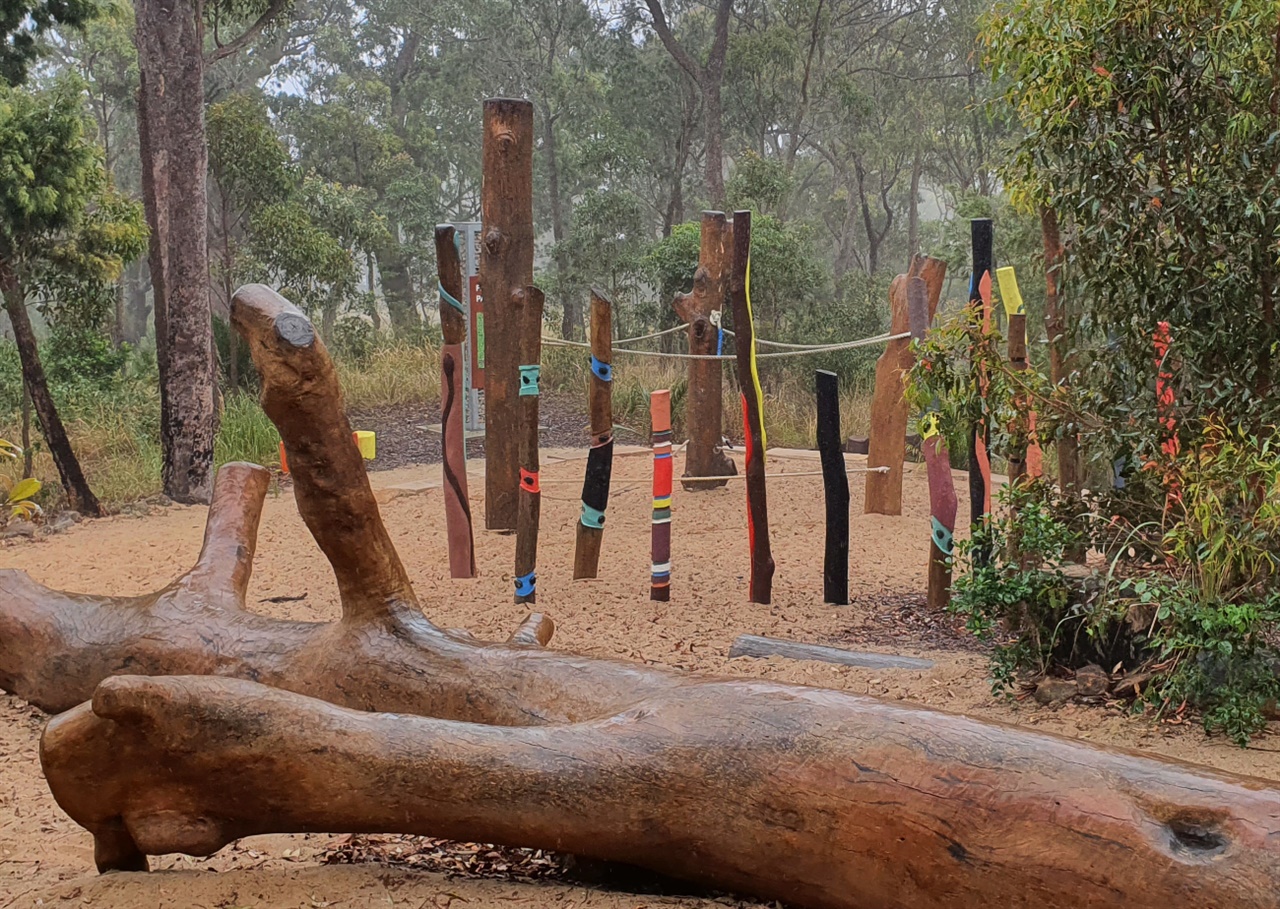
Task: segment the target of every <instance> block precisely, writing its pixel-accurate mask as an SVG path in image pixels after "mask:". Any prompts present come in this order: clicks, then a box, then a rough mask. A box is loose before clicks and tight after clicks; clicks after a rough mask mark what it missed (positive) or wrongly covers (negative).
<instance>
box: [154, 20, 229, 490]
mask: <svg viewBox="0 0 1280 909" xmlns="http://www.w3.org/2000/svg"><path fill="white" fill-rule="evenodd" d="M203 31H204V30H203V27H202V25H201V21H200V14H199V10H198V8H197V7H196V6H193V5H191V4H188V3H184V2H182V0H139V2H138V4H137V31H136V38H135V40H136V42H137V46H138V69H139V73H140V76H141V82H140V85H141V88H140V99H139V110H138V119H139V139H140V143H141V146H142V148H143V188H144V194H145V195H147V196H150V197H152V198H150V200H149V202H148V204H147V205H146V206H145V207H146V209H147V213H148V215H149V219H148V220H149V223H150V227H151V230H152V234H153V239H152V244H151V253H152V263H151V272H152V278H153V281H154V283H155V288H156V320H157V321H156V327H157V337H160V336H161V334H162V335H163V340H162V341H159V342H158V343H157V357H158V359H159V361H160V363H161V364H162V367H161V374H160V378H161V381H160V442H161V447H162V449H163V465H162V474H163V481H164V490H165V493H166V494H167V495H168V496H169V497H170V498H171V499H173V500H174V501H176V502H183V503H197V502H201V503H203V502H208V501H209V497H210V495H211V494H212V490H213V443H214V438H215V437H216V435H217V431H218V414H217V410H216V407H215V401H214V398H215V392H214V388H215V384H216V374H215V369H214V352H213V323H212V312H211V310H210V305H209V287H208V285H209V251H208V229H207V225H206V223H205V222H206V217H207V209H208V206H207V203H206V198H207V192H206V186H205V175H206V172H207V170H208V147H207V145H206V143H205V131H204V63H203V53H204V47H203V41H204V34H203ZM144 121H145V122H144ZM148 155H149V156H150V158H149V159H148ZM162 313H163V314H162Z"/></svg>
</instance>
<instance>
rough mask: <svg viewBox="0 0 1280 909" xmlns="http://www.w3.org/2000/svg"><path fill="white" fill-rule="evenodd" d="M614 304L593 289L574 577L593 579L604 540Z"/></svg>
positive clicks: (610, 462)
mask: <svg viewBox="0 0 1280 909" xmlns="http://www.w3.org/2000/svg"><path fill="white" fill-rule="evenodd" d="M612 363H613V303H612V302H611V301H610V300H609V298H608V297H606V296H605V295H604V292H603V291H601V290H598V289H597V288H594V287H593V288H591V379H590V383H591V389H590V392H589V393H588V407H589V410H590V413H591V450H590V451H589V452H587V475H586V477H585V478H584V479H583V481H582V516H581V518H580V519H579V520H578V533H577V540H576V545H575V547H574V553H573V577H574V579H575V580H576V579H578V578H594V577H595V576H596V573H597V571H598V569H599V565H600V544H601V542H602V541H603V539H604V512H605V509H606V508H607V507H608V505H609V480H610V478H611V477H612V476H613V365H612Z"/></svg>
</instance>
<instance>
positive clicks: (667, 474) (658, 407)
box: [649, 388, 672, 603]
mask: <svg viewBox="0 0 1280 909" xmlns="http://www.w3.org/2000/svg"><path fill="white" fill-rule="evenodd" d="M649 424H650V427H651V431H652V439H653V530H652V533H651V540H650V549H649V558H650V561H651V562H652V569H651V572H650V579H649V599H651V600H657V601H659V602H662V603H665V602H667V601H668V600H670V599H671V475H672V470H671V468H672V460H671V392H670V391H669V390H668V389H665V388H664V389H662V390H661V391H655V392H653V393H651V394H650V395H649Z"/></svg>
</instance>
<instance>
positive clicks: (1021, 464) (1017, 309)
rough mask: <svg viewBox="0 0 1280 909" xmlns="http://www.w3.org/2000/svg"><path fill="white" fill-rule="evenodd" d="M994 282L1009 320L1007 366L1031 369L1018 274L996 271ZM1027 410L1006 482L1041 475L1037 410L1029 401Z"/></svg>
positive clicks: (1010, 270) (1024, 405)
mask: <svg viewBox="0 0 1280 909" xmlns="http://www.w3.org/2000/svg"><path fill="white" fill-rule="evenodd" d="M996 281H997V282H998V283H999V285H1000V302H1001V303H1002V304H1004V313H1005V316H1006V317H1007V318H1008V320H1009V365H1010V366H1012V367H1013V368H1014V369H1016V370H1019V371H1024V370H1027V369H1030V364H1029V363H1028V362H1027V308H1026V306H1025V305H1024V304H1023V302H1022V291H1021V290H1020V289H1019V287H1018V275H1017V273H1016V272H1015V271H1014V270H1013V266H1012V265H1006V266H1005V267H1004V268H997V269H996ZM1020 403H1021V405H1022V408H1023V409H1024V410H1025V411H1026V415H1025V421H1024V422H1025V424H1026V427H1025V428H1026V431H1027V439H1026V441H1025V442H1024V443H1023V444H1021V445H1019V446H1017V447H1016V448H1015V449H1014V450H1013V451H1011V452H1010V453H1009V482H1011V483H1017V482H1018V481H1019V480H1021V479H1023V478H1024V477H1031V478H1032V479H1034V478H1036V477H1038V476H1040V474H1041V473H1042V472H1043V455H1042V454H1041V451H1040V443H1039V442H1038V441H1036V411H1035V406H1034V405H1033V404H1032V402H1031V401H1029V400H1022V401H1021V402H1020Z"/></svg>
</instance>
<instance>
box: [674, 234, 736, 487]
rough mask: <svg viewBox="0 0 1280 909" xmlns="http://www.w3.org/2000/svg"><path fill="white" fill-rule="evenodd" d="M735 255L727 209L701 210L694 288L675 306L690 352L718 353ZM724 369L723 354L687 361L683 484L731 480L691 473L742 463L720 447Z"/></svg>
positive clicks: (723, 471)
mask: <svg viewBox="0 0 1280 909" xmlns="http://www.w3.org/2000/svg"><path fill="white" fill-rule="evenodd" d="M732 257H733V224H732V223H730V222H729V221H727V220H726V218H725V216H724V212H720V211H704V212H703V213H702V240H701V247H700V248H699V250H698V270H697V271H696V272H694V275H693V293H691V294H676V299H675V304H674V305H675V311H676V313H677V314H678V315H679V316H680V318H681V319H683V320H684V321H686V322H688V323H689V353H691V354H698V355H701V356H707V355H710V354H718V353H720V345H719V340H720V337H721V334H720V327H719V326H718V325H717V324H715V323H714V322H713V321H712V319H713V317H714V318H718V317H717V316H715V315H714V314H716V313H719V314H721V315H723V313H724V309H725V306H726V304H727V302H728V289H729V262H730V260H731V259H732ZM722 382H723V370H722V368H721V365H720V361H719V360H690V361H689V391H688V395H687V397H686V398H685V414H686V417H685V426H686V427H687V432H688V435H689V444H688V447H687V448H685V459H684V477H682V478H681V481H680V482H681V483H682V485H683V486H684V488H685V489H714V488H716V487H717V486H723V485H724V484H725V483H727V482H729V481H728V480H707V481H705V482H693V481H692V480H691V479H690V478H692V477H728V476H733V475H734V474H736V473H737V472H738V465H737V464H736V463H734V461H733V459H732V458H730V457H728V456H727V455H726V454H725V453H724V451H723V450H722V448H721V444H722V441H723V436H722V434H721V433H722V432H723V430H724V427H723V425H722V424H723V423H724V398H723V396H722V392H721V386H722Z"/></svg>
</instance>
